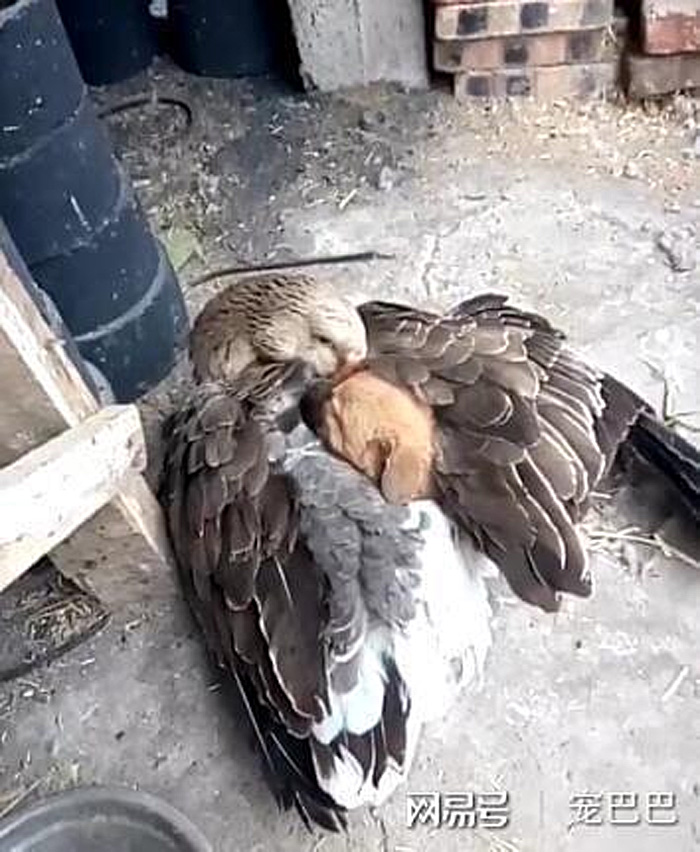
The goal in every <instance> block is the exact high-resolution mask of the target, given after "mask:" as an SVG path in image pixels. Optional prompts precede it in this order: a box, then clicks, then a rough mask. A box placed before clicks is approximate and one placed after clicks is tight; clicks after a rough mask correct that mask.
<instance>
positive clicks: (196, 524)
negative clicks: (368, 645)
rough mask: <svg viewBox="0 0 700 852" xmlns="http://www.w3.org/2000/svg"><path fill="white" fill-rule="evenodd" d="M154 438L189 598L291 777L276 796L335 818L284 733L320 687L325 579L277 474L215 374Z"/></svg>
mask: <svg viewBox="0 0 700 852" xmlns="http://www.w3.org/2000/svg"><path fill="white" fill-rule="evenodd" d="M165 440H166V462H165V468H164V477H163V482H162V486H161V495H160V496H161V502H162V503H163V506H164V508H165V510H166V515H167V520H168V526H169V529H170V533H171V537H172V540H173V546H174V550H175V554H176V557H177V561H178V565H179V569H180V573H181V576H182V581H183V586H184V589H185V593H186V595H187V597H188V599H189V603H190V605H191V606H192V609H193V611H194V613H195V615H196V617H197V620H198V621H199V623H200V625H201V627H202V629H203V632H204V634H205V637H206V639H207V642H208V645H209V647H210V649H211V650H212V652H213V653H214V655H215V657H216V659H217V661H218V662H219V664H220V665H222V666H223V667H225V668H226V669H228V671H229V672H230V673H231V674H232V675H233V676H234V678H235V680H236V682H237V683H238V684H239V687H240V689H241V690H242V694H243V697H244V699H245V703H246V706H247V708H248V711H249V714H250V716H251V720H252V722H253V725H254V727H255V730H256V732H257V734H258V739H259V742H260V746H261V750H262V751H263V753H264V755H265V757H266V759H267V763H268V765H269V767H270V770H271V772H272V775H273V776H275V777H276V778H279V777H280V776H281V777H282V778H287V779H290V781H289V784H288V786H286V787H284V788H283V789H281V790H277V793H278V795H279V796H280V799H281V800H282V801H283V803H284V804H295V805H296V806H297V808H298V809H299V810H300V812H301V813H302V815H303V816H305V817H306V816H310V815H311V816H312V817H313V818H314V819H319V820H321V821H325V822H327V823H330V824H334V825H335V826H336V827H337V826H338V825H340V824H342V821H343V816H342V809H339V808H337V806H336V805H335V804H334V803H333V802H332V800H330V799H329V797H328V796H327V795H326V794H325V793H323V792H322V791H321V790H320V789H318V787H317V785H316V782H315V778H314V774H313V767H312V765H311V763H310V752H309V751H308V747H307V748H306V750H305V751H304V750H303V749H301V747H300V746H295V745H294V743H292V742H290V741H289V737H290V733H291V734H292V735H293V737H301V738H304V737H306V736H307V735H308V733H309V730H310V727H311V724H312V722H313V720H314V719H318V718H319V717H320V714H321V713H322V712H323V708H324V707H325V706H326V705H327V701H328V699H327V686H326V675H325V670H324V661H323V643H322V637H321V632H322V628H321V625H322V621H323V618H324V617H325V615H324V601H323V600H322V590H323V588H324V585H323V582H322V578H321V576H320V574H319V571H318V569H317V568H316V567H315V565H314V563H313V560H312V558H311V556H310V554H309V553H308V551H307V550H306V549H305V547H304V546H303V545H302V544H300V543H298V541H297V533H298V517H297V507H296V505H295V501H294V499H293V496H292V494H291V492H290V490H289V488H288V486H287V482H286V480H285V479H284V478H283V477H282V476H280V475H277V474H274V473H271V471H270V466H269V464H268V460H267V457H268V447H267V440H266V436H265V433H264V431H263V429H262V428H261V426H260V424H259V423H258V422H256V420H255V419H254V418H252V417H251V416H250V412H249V411H248V409H247V408H246V404H245V403H244V402H241V401H240V400H238V399H236V398H235V397H234V396H232V395H231V394H230V393H226V392H224V391H223V390H220V389H218V388H217V387H216V386H213V385H211V386H203V387H201V388H200V389H199V390H198V391H197V393H196V395H195V396H194V397H193V400H192V402H191V404H190V405H189V406H186V407H185V408H183V409H182V410H181V411H179V412H178V413H177V414H176V415H175V416H174V417H173V419H172V420H171V422H170V423H169V424H168V425H167V427H166V433H165ZM292 752H294V755H293V756H292ZM305 762H306V763H305ZM302 764H304V765H305V767H306V768H305V770H304V771H303V772H302V769H301V768H300V767H301V766H302ZM304 773H306V775H305V774H304ZM311 811H313V814H311Z"/></svg>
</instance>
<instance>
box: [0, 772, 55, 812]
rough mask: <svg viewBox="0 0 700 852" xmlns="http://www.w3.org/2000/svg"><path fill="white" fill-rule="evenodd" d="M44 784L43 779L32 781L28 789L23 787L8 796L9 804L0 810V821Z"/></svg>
mask: <svg viewBox="0 0 700 852" xmlns="http://www.w3.org/2000/svg"><path fill="white" fill-rule="evenodd" d="M43 782H44V779H43V778H37V779H36V780H35V781H33V782H32V783H31V784H30V785H29V786H28V787H25V788H24V789H23V790H19V791H17V792H16V793H13V794H10V801H9V803H8V804H7V805H6V806H5V807H4V808H3V809H2V810H0V820H2V819H4V818H5V817H6V816H9V815H10V814H11V813H12V811H14V810H15V808H18V807H19V806H20V805H21V804H22V802H24V801H25V800H26V799H28V798H29V796H31V794H32V793H33V792H34V791H35V790H36V789H37V787H39V785H40V784H42V783H43Z"/></svg>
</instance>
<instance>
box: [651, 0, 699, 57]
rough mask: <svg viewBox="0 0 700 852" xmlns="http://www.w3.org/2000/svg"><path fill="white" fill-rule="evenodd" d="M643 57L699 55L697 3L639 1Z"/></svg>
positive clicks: (658, 0)
mask: <svg viewBox="0 0 700 852" xmlns="http://www.w3.org/2000/svg"><path fill="white" fill-rule="evenodd" d="M642 47H643V50H644V52H645V53H655V54H657V53H660V54H667V53H697V52H698V51H700V0H642Z"/></svg>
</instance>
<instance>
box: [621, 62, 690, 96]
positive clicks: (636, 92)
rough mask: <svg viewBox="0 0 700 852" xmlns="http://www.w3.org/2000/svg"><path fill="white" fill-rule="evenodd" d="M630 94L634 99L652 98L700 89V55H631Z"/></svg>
mask: <svg viewBox="0 0 700 852" xmlns="http://www.w3.org/2000/svg"><path fill="white" fill-rule="evenodd" d="M625 70H626V78H627V93H628V94H629V96H630V97H632V98H650V97H654V96H656V95H666V94H669V93H670V92H678V91H682V90H683V89H697V88H700V54H697V53H682V54H678V55H676V56H641V55H639V54H636V55H635V54H628V56H627V61H626V68H625Z"/></svg>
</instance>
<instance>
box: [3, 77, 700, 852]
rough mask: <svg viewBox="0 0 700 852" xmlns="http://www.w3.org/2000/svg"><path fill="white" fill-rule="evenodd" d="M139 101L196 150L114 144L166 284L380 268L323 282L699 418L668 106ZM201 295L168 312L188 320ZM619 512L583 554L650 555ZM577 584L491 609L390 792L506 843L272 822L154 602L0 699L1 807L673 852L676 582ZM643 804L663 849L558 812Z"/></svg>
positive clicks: (683, 744) (684, 591) (211, 829)
mask: <svg viewBox="0 0 700 852" xmlns="http://www.w3.org/2000/svg"><path fill="white" fill-rule="evenodd" d="M150 82H151V83H153V84H155V85H156V86H157V87H158V88H159V89H160V90H163V89H167V90H168V91H173V90H176V91H179V92H186V93H188V96H189V98H190V99H191V100H192V102H193V103H196V105H197V110H198V113H199V115H198V121H197V123H196V126H195V127H194V128H193V129H192V131H191V132H190V135H189V136H188V137H184V138H181V139H179V140H177V141H175V142H172V141H171V142H170V144H168V140H167V139H166V140H165V141H164V140H163V139H162V134H161V138H160V139H159V140H156V139H155V137H154V139H153V144H152V146H151V148H150V150H149V152H148V155H147V154H145V153H144V150H145V149H144V143H143V138H141V137H140V136H139V134H142V135H143V134H144V133H147V131H148V117H146V118H143V117H142V118H139V119H138V120H137V119H134V120H133V122H132V125H131V126H130V127H126V126H120V127H117V128H115V138H116V139H117V144H118V146H119V149H120V151H121V153H122V155H123V157H124V161H125V163H127V165H128V166H129V168H130V170H131V172H132V174H133V175H134V176H135V177H136V178H137V180H138V183H137V186H138V187H139V190H140V192H141V193H142V198H143V199H144V203H145V204H146V206H147V208H148V210H149V214H150V215H151V218H152V221H153V223H154V226H155V227H156V228H158V229H159V230H160V231H161V233H162V234H163V235H164V236H167V235H168V234H169V233H170V234H172V231H171V230H170V229H171V227H172V226H173V225H175V226H177V227H178V228H180V229H183V228H184V229H189V231H190V232H191V233H192V234H194V236H195V237H196V240H197V242H198V243H199V247H200V249H201V253H202V256H203V257H204V258H206V261H204V260H200V261H197V260H195V261H193V262H191V263H190V264H189V265H188V266H187V267H185V269H184V270H183V273H182V275H183V279H184V280H189V279H191V278H193V277H194V276H195V275H196V274H198V272H199V271H200V270H201V269H204V268H208V267H211V266H213V265H216V263H218V262H220V261H221V262H223V261H225V260H229V259H230V258H231V257H232V256H233V257H234V258H237V259H244V260H246V259H247V260H250V259H251V258H252V257H258V258H259V257H269V258H273V259H276V258H279V257H288V256H291V255H308V254H311V253H344V252H347V251H358V250H365V249H374V250H378V251H383V252H387V253H390V254H393V255H394V259H392V260H385V261H377V262H374V263H372V264H353V265H347V266H344V267H340V268H337V267H334V268H332V269H329V270H328V274H329V275H332V276H333V277H334V279H335V280H337V281H338V285H339V286H345V287H348V289H350V290H351V291H353V292H358V291H359V290H362V291H363V292H366V293H367V294H370V295H375V296H392V297H399V296H400V297H402V298H405V299H410V300H411V301H414V302H417V303H426V304H438V305H443V304H448V303H449V302H450V301H451V300H453V299H456V298H458V297H460V298H461V297H464V296H466V295H469V294H473V293H477V292H479V291H484V290H492V291H493V290H498V291H502V292H506V293H510V294H512V297H513V299H514V300H515V301H517V302H519V303H522V304H524V305H526V306H530V307H535V308H537V309H538V310H540V311H541V312H543V313H545V314H547V315H548V316H549V317H550V318H551V319H553V320H554V321H556V322H557V323H559V324H560V325H561V326H562V327H563V328H565V329H566V330H567V331H568V332H569V333H570V335H571V338H572V339H573V340H574V341H575V342H576V344H577V345H579V346H580V347H581V348H582V350H583V351H584V352H585V353H586V354H587V355H588V356H589V357H590V358H591V360H593V361H594V362H595V363H597V364H599V365H600V366H602V367H605V368H607V369H609V370H611V371H613V372H614V373H615V374H616V375H618V376H619V377H620V378H622V379H624V380H625V381H627V382H628V383H629V384H631V385H632V386H633V387H634V388H635V389H637V390H639V391H640V392H642V393H644V394H645V395H646V396H647V397H648V398H649V399H650V400H651V401H653V402H655V403H658V401H659V400H660V397H661V383H660V381H659V379H658V377H657V376H655V375H654V373H653V371H652V370H651V369H650V368H649V366H648V365H647V364H646V363H645V362H646V361H648V362H651V363H653V364H656V365H658V366H660V367H663V369H664V371H665V373H666V375H667V378H668V379H669V381H670V382H671V383H672V385H673V386H674V388H675V393H674V395H673V406H674V408H675V409H676V410H684V411H685V410H692V409H700V358H698V350H699V347H698V340H700V279H699V277H698V272H697V270H692V271H688V272H674V271H673V270H672V269H671V268H670V266H669V261H668V257H667V256H666V255H665V254H664V253H663V252H662V251H661V250H660V249H659V247H658V244H657V240H658V236H659V234H661V233H662V232H669V231H672V230H674V229H678V228H686V227H687V228H689V229H690V230H688V231H687V232H686V236H685V237H683V239H684V240H685V242H686V250H687V248H688V245H690V244H691V243H692V242H693V240H694V235H693V234H694V232H692V229H695V228H697V227H698V224H699V220H700V207H698V206H697V201H696V199H697V198H698V187H700V182H699V180H698V178H699V177H700V174H699V173H700V160H695V159H693V158H692V157H690V156H689V152H688V151H687V150H685V149H687V148H688V147H689V146H690V147H692V133H693V130H694V128H695V124H694V122H695V113H694V109H695V107H694V105H693V103H692V102H687V101H686V102H680V101H679V102H677V103H676V104H674V105H672V106H671V107H669V108H668V109H667V110H665V111H663V112H659V113H657V112H651V113H648V112H644V111H642V110H639V109H635V110H625V109H622V108H619V107H615V106H602V107H596V108H591V109H579V108H576V107H572V108H559V107H557V108H554V109H552V110H549V111H544V110H540V109H538V108H531V109H526V110H520V111H516V112H513V111H511V110H501V111H497V112H496V113H495V114H494V113H489V112H481V111H479V112H476V111H475V112H469V113H468V112H465V111H460V110H458V109H457V108H456V107H455V105H454V104H453V103H452V102H451V101H450V99H449V98H447V97H446V96H445V95H442V94H440V93H436V92H433V93H431V94H429V95H419V96H410V95H406V94H405V93H404V94H402V93H396V92H394V93H392V92H386V91H379V92H374V93H369V94H368V93H363V94H358V95H352V94H349V95H347V96H345V97H344V98H342V99H338V98H337V99H322V98H318V99H311V100H310V101H308V102H306V101H304V100H303V99H298V98H295V97H292V96H290V95H279V94H277V93H275V92H273V91H270V90H269V89H267V88H264V87H263V88H260V87H251V86H250V85H249V84H236V85H234V84H228V83H223V82H221V83H208V82H202V81H186V80H185V79H184V78H183V77H181V76H178V75H177V74H176V73H175V72H172V71H170V70H169V69H167V68H162V67H161V68H159V69H157V71H156V72H155V73H153V74H152V75H151V80H150ZM130 85H131V88H134V89H137V88H138V86H139V85H141V86H143V85H144V80H141V81H136V82H135V83H132V84H130ZM128 90H129V87H125V89H124V92H125V93H127V91H128ZM118 95H119V92H116V93H114V92H110V93H109V97H110V98H116V97H117V96H118ZM280 128H281V129H280ZM358 128H359V130H358ZM280 140H281V142H280ZM262 144H266V145H267V146H268V147H267V148H265V152H266V153H267V154H269V157H267V158H265V157H262V160H265V162H261V154H260V151H261V147H260V146H261V145H262ZM256 151H257V152H258V153H257V156H256ZM314 152H315V154H314ZM376 157H379V161H378V162H377V160H376ZM246 162H247V163H249V164H250V168H249V169H248V170H245V169H243V168H242V167H241V164H242V163H246ZM382 170H384V171H383V177H381V174H382ZM379 187H383V188H379ZM694 202H695V203H694ZM691 232H692V233H691ZM212 290H213V288H211V287H208V288H198V289H196V290H191V291H190V290H188V300H189V302H190V305H191V307H192V309H193V310H196V309H198V307H199V306H200V305H201V303H202V302H203V301H204V299H205V298H206V297H207V296H208V295H209V294H210V293H211V292H212ZM171 384H172V383H170V385H171ZM175 396H176V393H175V392H172V393H170V391H169V385H168V383H166V387H165V389H164V390H163V391H162V395H161V396H160V397H158V396H157V395H155V397H154V400H153V401H150V402H146V404H145V405H144V416H145V419H146V422H147V423H148V424H149V426H151V427H152V426H154V425H155V424H156V422H157V421H158V420H159V419H160V416H162V412H163V410H164V409H165V408H167V405H168V404H172V400H173V399H174V398H175ZM152 443H153V447H154V452H153V459H154V462H153V464H154V467H155V466H157V441H155V439H154V440H153V442H152ZM640 499H641V498H640ZM635 500H636V497H635V493H633V492H631V491H630V490H629V489H622V491H621V492H620V493H618V494H616V495H615V496H613V497H612V498H611V499H602V498H601V501H600V504H599V508H598V510H597V511H596V512H595V513H594V514H593V516H592V518H591V519H590V526H591V528H592V529H593V530H594V531H595V530H598V531H600V530H601V529H606V530H620V529H622V528H624V527H625V526H627V525H628V524H629V523H630V522H631V521H630V519H633V520H634V521H635V522H639V524H640V526H641V527H642V529H643V530H644V531H645V532H647V533H648V532H653V531H655V530H659V529H661V530H662V533H663V534H664V535H670V532H671V531H670V527H669V524H668V522H667V521H665V519H664V515H663V514H660V510H659V507H658V506H654V507H653V511H652V508H651V502H650V500H649V499H648V495H647V494H646V492H645V495H644V498H643V500H642V501H641V502H642V505H643V510H640V509H639V506H637V508H636V509H635V508H633V506H634V503H635ZM594 574H595V577H596V592H595V595H594V597H593V598H592V599H591V600H589V601H583V602H582V601H574V602H567V604H566V605H565V607H564V609H563V611H562V612H561V613H560V614H558V615H557V616H556V617H551V616H545V615H543V614H540V613H538V612H535V611H534V610H532V609H530V608H527V607H526V606H525V605H524V604H520V603H518V602H517V601H515V600H514V599H513V596H512V595H511V594H510V593H509V592H508V591H507V590H506V589H505V588H504V587H503V586H502V585H501V584H499V583H496V584H495V585H494V588H493V600H494V607H495V610H496V615H495V624H494V627H495V648H494V651H493V654H492V656H491V658H490V660H489V662H488V665H487V672H486V678H485V683H484V684H483V687H482V688H481V690H478V691H475V692H473V693H471V694H469V695H465V696H464V698H463V700H462V701H461V702H460V704H459V706H458V707H457V708H455V710H454V711H453V712H451V713H450V715H449V717H448V718H447V719H446V720H445V721H444V723H442V724H441V725H437V726H435V727H434V728H433V729H432V730H431V731H430V732H429V733H428V736H426V739H425V741H424V742H423V745H422V748H421V750H420V754H419V757H418V760H417V763H416V766H415V769H414V771H413V773H412V775H411V778H410V783H409V785H408V788H407V789H408V790H409V791H420V792H442V793H464V792H468V791H473V792H477V793H481V792H487V791H492V790H501V791H508V792H509V794H510V803H511V820H510V825H509V826H508V827H507V828H505V829H502V830H499V831H487V830H485V829H478V830H470V829H449V828H446V827H443V828H439V829H438V828H431V827H428V826H420V827H417V828H414V829H409V828H407V826H406V797H405V793H404V791H400V792H399V793H398V794H397V795H396V796H395V797H394V798H393V799H392V801H391V802H390V803H389V804H387V806H386V807H384V808H383V809H382V810H381V811H380V812H378V813H376V814H370V813H359V814H356V815H354V816H353V817H352V819H351V831H350V833H349V835H348V836H343V837H325V836H322V835H320V834H316V835H313V836H311V835H309V834H308V833H307V832H306V831H305V830H304V829H303V828H301V827H300V825H299V823H298V820H297V819H296V817H295V816H294V815H293V814H292V815H279V814H278V813H277V811H276V808H275V806H274V803H273V802H272V800H271V797H270V796H269V794H268V792H267V790H266V788H265V786H264V784H263V780H262V775H261V772H260V768H259V765H258V763H257V760H256V759H255V757H254V756H253V755H252V754H251V752H250V749H249V737H248V733H247V729H246V726H245V724H244V723H243V722H242V716H241V714H240V713H239V712H238V708H237V706H236V704H235V701H234V700H233V699H232V697H231V695H230V694H229V693H228V691H227V689H226V686H225V685H222V684H220V683H219V678H218V676H217V674H216V672H213V671H211V669H210V668H209V666H208V664H207V662H206V660H205V657H204V653H203V650H202V647H201V643H200V640H199V636H198V634H197V632H196V631H195V630H194V628H193V625H192V624H191V622H190V619H189V616H188V613H187V612H186V610H185V608H184V606H183V603H182V602H181V600H180V596H179V593H178V589H177V584H176V582H175V580H174V578H172V577H170V576H158V577H156V578H155V579H154V581H153V582H152V584H151V586H150V590H149V592H148V595H147V596H146V598H145V599H144V600H142V601H140V602H138V603H136V604H134V605H132V606H129V607H127V608H125V609H123V610H120V611H118V612H115V614H114V616H113V618H112V621H111V624H110V625H109V626H108V627H107V628H106V629H105V630H104V631H103V632H102V633H101V634H100V635H99V636H97V637H96V638H94V639H93V640H91V641H89V642H87V643H85V644H84V645H82V646H81V647H79V648H78V649H76V650H74V651H73V652H71V653H69V654H67V655H66V656H65V657H63V658H62V659H60V660H59V661H57V662H55V663H54V664H52V665H51V666H50V667H48V668H45V669H43V670H41V671H35V672H33V673H32V674H31V675H30V676H28V677H26V678H25V679H24V680H22V681H15V682H14V683H10V684H6V685H4V686H2V687H1V688H0V791H2V792H3V793H5V794H12V793H14V792H15V791H21V790H23V789H24V790H27V791H29V790H30V788H32V785H34V786H33V788H32V789H31V793H30V794H28V797H27V798H28V799H30V798H31V797H32V796H35V795H38V794H43V793H46V792H48V791H49V790H51V789H59V788H63V787H66V786H70V785H72V784H75V783H76V782H82V783H119V784H126V785H133V786H138V787H141V788H143V789H146V790H150V791H152V792H155V793H158V794H161V795H162V796H164V797H165V798H166V799H168V800H169V801H170V802H171V803H173V804H174V805H176V806H177V807H179V808H181V809H182V810H183V811H184V812H185V813H187V814H188V815H189V816H190V817H191V818H193V819H194V820H195V821H196V822H197V824H198V825H199V826H200V827H201V828H202V829H203V830H204V831H205V833H206V834H207V835H208V836H209V838H210V839H211V841H212V842H213V844H214V846H215V849H216V850H217V852H234V850H239V849H246V850H251V851H253V850H254V852H266V850H270V852H271V851H272V850H275V852H282V850H295V852H296V850H299V849H304V850H309V852H312V850H313V852H318V850H320V849H323V850H324V852H334V850H352V849H357V850H373V849H377V850H382V852H408V850H416V852H417V850H419V849H420V850H423V849H428V850H435V852H437V850H439V851H440V852H445V850H453V849H454V850H457V849H459V850H494V852H516V850H517V852H559V850H574V852H587V850H596V852H608V850H610V852H612V850H615V852H625V850H634V852H658V850H659V849H660V848H664V847H668V848H672V849H674V850H678V852H685V850H692V849H696V848H700V713H699V711H700V663H698V654H697V648H698V647H699V646H700V618H699V617H698V612H700V575H699V574H698V570H697V567H692V566H690V565H688V564H684V563H682V562H680V561H679V560H677V559H673V558H671V559H668V558H666V557H664V556H663V555H662V554H661V553H659V552H658V550H657V549H655V548H652V547H649V546H647V545H636V544H634V543H630V542H627V541H613V542H610V543H609V544H607V545H606V546H604V547H601V548H599V549H598V550H597V551H596V553H595V554H594ZM666 791H668V792H672V793H674V794H675V795H676V796H677V807H676V812H677V815H678V824H677V825H674V826H665V827H657V828H654V827H650V826H648V825H639V826H635V827H621V826H611V825H609V824H608V825H604V826H602V827H594V826H585V825H574V826H572V825H571V824H570V823H571V818H572V815H573V814H572V812H571V810H570V806H569V805H570V798H571V796H572V795H575V794H578V793H583V792H592V793H610V792H630V793H636V794H638V795H639V797H640V801H641V805H642V810H643V805H644V797H645V796H646V795H647V794H648V793H654V792H666Z"/></svg>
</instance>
